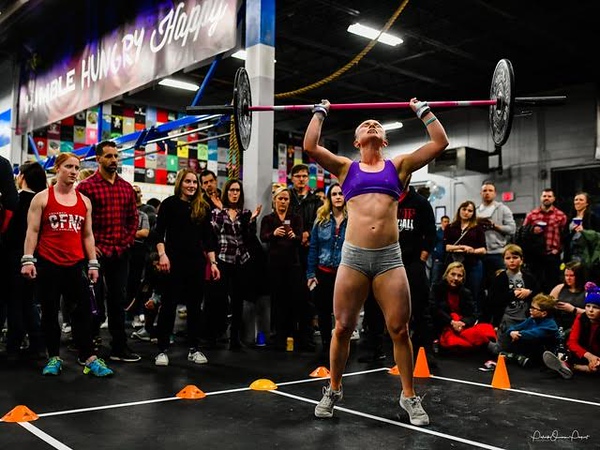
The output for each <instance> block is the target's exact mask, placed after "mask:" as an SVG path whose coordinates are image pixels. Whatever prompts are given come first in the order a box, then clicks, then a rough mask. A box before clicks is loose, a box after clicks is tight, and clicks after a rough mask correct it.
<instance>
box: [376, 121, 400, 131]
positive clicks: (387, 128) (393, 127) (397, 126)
mask: <svg viewBox="0 0 600 450" xmlns="http://www.w3.org/2000/svg"><path fill="white" fill-rule="evenodd" d="M381 126H382V127H383V129H384V131H391V130H398V129H400V128H402V127H403V126H404V125H403V124H402V122H390V123H384V124H382V125H381Z"/></svg>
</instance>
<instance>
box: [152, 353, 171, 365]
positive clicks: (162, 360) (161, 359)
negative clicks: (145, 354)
mask: <svg viewBox="0 0 600 450" xmlns="http://www.w3.org/2000/svg"><path fill="white" fill-rule="evenodd" d="M154 365H155V366H168V365H169V357H168V356H167V354H166V353H159V354H158V355H156V358H154Z"/></svg>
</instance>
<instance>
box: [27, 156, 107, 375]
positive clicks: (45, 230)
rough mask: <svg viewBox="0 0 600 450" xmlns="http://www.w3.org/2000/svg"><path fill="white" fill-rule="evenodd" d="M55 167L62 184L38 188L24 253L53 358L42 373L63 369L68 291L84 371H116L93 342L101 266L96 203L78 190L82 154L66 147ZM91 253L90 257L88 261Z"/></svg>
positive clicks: (29, 218)
mask: <svg viewBox="0 0 600 450" xmlns="http://www.w3.org/2000/svg"><path fill="white" fill-rule="evenodd" d="M54 168H55V170H56V180H57V182H56V184H55V185H54V186H53V187H50V188H48V189H45V190H43V191H42V192H40V193H38V194H36V196H35V197H34V198H33V200H32V201H31V206H30V207H29V213H28V217H27V223H28V226H27V236H26V238H25V246H24V247H25V248H24V255H23V258H22V259H21V265H22V267H21V273H22V274H23V276H25V277H26V278H30V279H35V280H36V283H37V284H38V287H39V289H38V291H39V300H40V303H41V306H42V331H43V333H44V338H45V342H46V347H47V351H48V356H49V358H50V359H49V360H48V363H47V364H46V366H45V367H44V369H43V370H42V374H43V375H59V374H60V372H61V370H62V359H60V356H59V354H60V334H61V330H60V326H59V323H58V313H59V309H60V299H61V296H62V297H63V298H64V301H65V305H66V307H67V308H68V309H69V310H71V311H72V313H71V321H72V327H73V336H74V338H75V345H76V347H77V349H78V351H79V358H78V359H79V363H80V364H82V365H84V369H83V373H84V374H88V373H91V374H92V375H94V376H98V377H106V376H110V375H112V374H113V371H112V370H111V369H109V368H108V367H106V364H104V361H102V360H101V359H99V358H98V357H97V356H96V355H95V354H94V351H93V344H92V308H91V303H90V291H89V283H90V282H92V283H95V282H96V281H97V280H98V269H99V267H100V266H99V264H98V260H97V259H96V250H95V242H94V235H93V234H92V215H91V213H92V205H91V203H90V201H89V199H88V198H87V197H84V196H83V195H82V194H79V193H78V192H76V191H75V182H76V181H77V175H78V173H79V158H78V157H77V156H76V155H74V154H72V153H61V154H60V155H58V157H57V158H56V162H55V165H54ZM34 251H35V254H36V256H37V259H36V258H35V257H34ZM85 256H87V257H88V258H89V261H87V262H86V260H85ZM86 266H87V277H86V276H85V269H86ZM88 278H89V279H88Z"/></svg>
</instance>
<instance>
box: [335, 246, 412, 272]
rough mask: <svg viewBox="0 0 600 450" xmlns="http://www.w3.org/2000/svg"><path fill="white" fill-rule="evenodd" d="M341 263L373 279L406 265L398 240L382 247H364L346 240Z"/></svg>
mask: <svg viewBox="0 0 600 450" xmlns="http://www.w3.org/2000/svg"><path fill="white" fill-rule="evenodd" d="M340 265H343V266H348V267H350V268H352V269H354V270H357V271H359V272H361V273H363V274H365V275H366V276H367V277H368V278H371V279H372V278H375V277H376V276H377V275H380V274H382V273H384V272H387V271H388V270H391V269H395V268H396V267H404V263H403V262H402V252H401V251H400V244H398V243H397V242H396V243H395V244H391V245H388V246H386V247H382V248H362V247H357V246H355V245H352V244H349V243H348V242H344V245H343V246H342V260H341V261H340Z"/></svg>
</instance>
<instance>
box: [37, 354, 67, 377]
mask: <svg viewBox="0 0 600 450" xmlns="http://www.w3.org/2000/svg"><path fill="white" fill-rule="evenodd" d="M61 371H62V359H60V358H59V357H58V356H53V357H52V358H50V359H49V360H48V363H47V364H46V367H44V369H43V370H42V375H53V376H56V375H60V372H61Z"/></svg>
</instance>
